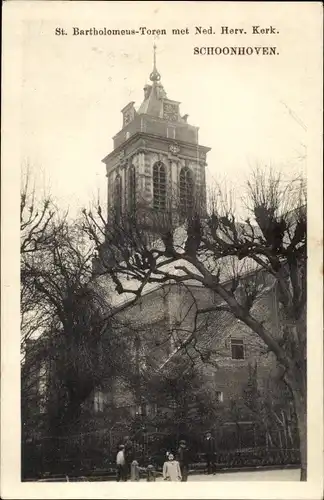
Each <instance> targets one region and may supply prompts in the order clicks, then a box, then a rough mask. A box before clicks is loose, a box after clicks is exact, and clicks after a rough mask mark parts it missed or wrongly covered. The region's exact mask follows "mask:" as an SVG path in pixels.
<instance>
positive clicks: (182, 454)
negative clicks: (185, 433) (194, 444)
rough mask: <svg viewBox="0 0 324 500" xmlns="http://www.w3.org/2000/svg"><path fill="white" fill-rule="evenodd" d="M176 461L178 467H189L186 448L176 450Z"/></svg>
mask: <svg viewBox="0 0 324 500" xmlns="http://www.w3.org/2000/svg"><path fill="white" fill-rule="evenodd" d="M177 459H178V462H179V463H180V465H189V450H188V448H187V447H185V448H184V447H182V446H180V447H179V448H178V453H177Z"/></svg>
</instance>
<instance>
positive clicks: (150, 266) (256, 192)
mask: <svg viewBox="0 0 324 500" xmlns="http://www.w3.org/2000/svg"><path fill="white" fill-rule="evenodd" d="M228 201H229V199H228V198H226V196H220V195H219V193H218V192H217V196H214V197H213V198H211V199H210V200H209V203H208V210H207V213H206V212H205V211H204V210H197V207H196V206H195V205H197V206H198V205H199V202H197V203H196V204H193V205H192V206H191V209H190V210H189V211H188V216H187V219H186V221H185V223H183V224H182V225H181V227H177V224H176V221H178V222H179V218H177V216H176V214H174V210H173V209H172V208H169V209H166V210H165V211H164V212H163V213H162V214H160V213H157V214H154V216H152V217H149V219H150V223H147V222H146V221H145V220H144V219H143V217H140V216H138V215H137V214H136V213H135V214H132V215H131V216H130V215H129V214H124V215H121V216H120V217H119V218H118V220H116V218H111V219H110V220H106V219H105V218H104V217H103V215H102V212H101V209H100V207H99V209H98V211H97V213H94V212H85V213H84V217H85V219H84V229H85V230H86V231H87V233H88V234H89V235H90V237H91V238H92V240H93V241H94V242H95V245H96V247H97V249H98V252H99V256H100V257H101V259H100V260H101V265H102V268H103V270H104V272H106V273H107V274H109V276H110V277H111V279H112V280H113V282H114V283H115V286H116V290H117V292H118V293H126V294H129V296H133V297H135V298H136V297H138V296H140V295H141V294H142V292H143V290H145V287H147V286H149V285H150V283H161V284H163V283H167V282H169V281H173V282H177V283H190V282H195V283H199V284H200V285H202V286H203V287H205V288H206V289H209V290H211V291H212V292H213V293H215V294H216V295H217V296H218V297H219V301H218V303H217V304H215V305H213V306H211V307H209V308H208V311H209V312H210V311H226V312H228V313H231V314H232V315H234V316H235V317H236V318H237V319H239V320H240V321H242V322H243V323H244V324H245V325H247V326H248V327H249V328H250V329H251V330H252V331H253V332H255V333H256V334H257V335H258V336H259V338H260V339H261V340H262V341H263V342H264V343H265V345H266V346H267V348H268V349H269V351H271V352H272V353H274V355H275V357H276V359H277V362H278V364H279V365H280V367H281V369H282V378H283V380H284V381H285V383H286V384H287V385H288V386H289V388H290V390H291V391H292V395H293V399H294V403H295V408H296V414H297V417H298V427H299V436H300V453H301V480H305V479H306V467H307V456H306V448H307V445H306V199H305V191H304V183H303V182H302V179H291V180H290V182H289V183H287V184H283V180H282V178H281V176H280V175H279V174H275V173H274V172H273V171H271V170H270V171H269V172H268V173H266V174H265V173H262V172H261V171H260V170H258V171H256V172H255V173H254V174H253V176H252V178H251V180H250V182H249V183H248V186H247V195H246V200H245V201H246V204H247V206H248V208H249V210H250V217H248V218H247V219H246V220H245V221H243V222H241V221H240V220H239V218H238V217H237V216H236V214H235V211H234V209H233V207H231V205H230V204H229V203H228ZM151 212H152V211H151ZM143 223H144V226H143ZM260 275H262V276H266V281H267V285H268V286H272V288H273V292H274V293H275V296H276V300H277V305H278V307H277V310H278V328H277V329H275V331H273V330H272V329H270V328H269V327H268V326H267V325H266V324H265V323H264V321H263V320H262V318H261V319H260V318H258V317H256V316H255V315H254V313H253V305H254V304H255V302H256V301H257V300H258V297H259V294H260V293H262V290H261V288H262V286H260V280H259V279H258V276H260ZM126 277H127V279H126ZM201 312H204V313H205V312H206V310H199V309H198V310H197V315H198V314H199V313H201Z"/></svg>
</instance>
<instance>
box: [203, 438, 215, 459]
mask: <svg viewBox="0 0 324 500" xmlns="http://www.w3.org/2000/svg"><path fill="white" fill-rule="evenodd" d="M204 451H205V453H206V455H213V454H214V453H215V451H216V445H215V439H214V438H213V437H211V438H209V439H207V438H205V439H204Z"/></svg>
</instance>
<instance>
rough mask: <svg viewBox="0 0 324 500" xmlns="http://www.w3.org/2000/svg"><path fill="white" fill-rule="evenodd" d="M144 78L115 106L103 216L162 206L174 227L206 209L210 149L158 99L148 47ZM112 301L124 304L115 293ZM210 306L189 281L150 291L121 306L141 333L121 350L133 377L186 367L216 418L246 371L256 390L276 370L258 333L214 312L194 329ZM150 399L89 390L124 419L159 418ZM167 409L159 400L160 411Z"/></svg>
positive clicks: (271, 310)
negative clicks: (140, 93) (135, 92)
mask: <svg viewBox="0 0 324 500" xmlns="http://www.w3.org/2000/svg"><path fill="white" fill-rule="evenodd" d="M149 78H150V84H147V85H146V86H145V87H144V99H143V102H142V103H141V105H140V106H139V108H138V110H136V109H135V106H134V104H135V103H134V102H130V103H128V104H127V105H126V106H125V107H124V108H123V109H122V115H123V126H122V129H121V130H120V131H119V132H118V133H117V134H116V135H115V136H114V138H113V141H114V149H113V151H112V152H111V153H109V154H108V155H107V156H106V157H105V158H104V159H103V162H104V164H105V166H106V175H107V179H108V219H109V218H111V217H112V216H115V217H117V218H119V217H122V215H123V214H129V213H133V212H134V211H137V213H138V212H142V213H143V214H145V213H146V214H147V213H148V214H154V213H158V214H161V213H163V212H167V211H168V210H170V209H171V210H170V211H171V212H172V213H175V214H178V215H179V218H178V219H177V220H174V223H175V224H177V223H178V225H181V214H183V215H185V214H188V212H189V211H190V209H191V208H192V207H193V204H194V200H195V199H199V200H200V201H199V202H200V207H199V209H200V210H204V209H205V206H206V176H205V169H206V160H207V153H208V152H209V151H210V148H209V147H206V146H202V145H201V144H199V140H198V130H199V129H198V127H196V126H193V125H190V124H189V123H188V115H181V113H180V108H179V106H180V103H179V101H175V100H171V99H169V98H168V97H167V94H166V91H165V89H164V87H163V85H162V83H161V75H160V73H159V72H158V70H157V65H156V48H155V46H154V62H153V70H152V72H151V74H150V77H149ZM196 208H197V207H195V209H196ZM103 278H104V277H103ZM104 279H105V278H104ZM224 279H225V278H224ZM225 281H226V279H225ZM261 285H262V286H263V287H264V290H265V291H264V294H263V295H262V297H261V298H260V300H259V301H258V302H257V303H256V304H255V306H254V309H255V315H256V317H258V316H259V315H260V316H262V318H264V320H265V322H268V323H269V324H271V325H272V328H276V327H277V321H278V315H277V302H276V298H275V296H274V293H275V290H273V289H272V288H271V286H269V283H267V282H266V278H265V281H264V283H262V284H261ZM121 299H122V300H125V299H123V296H122V297H121ZM126 300H127V299H126ZM217 301H219V297H217V296H215V295H214V293H213V292H212V291H210V290H206V289H205V288H203V287H202V286H200V285H199V284H197V283H194V282H193V283H191V282H187V283H186V285H184V284H175V283H168V284H165V285H155V286H153V285H151V286H150V287H147V288H146V292H145V293H144V294H143V296H142V298H141V300H140V301H139V302H138V303H137V304H136V305H132V306H130V307H129V308H126V309H124V308H123V312H122V313H121V314H120V318H121V319H122V320H123V321H124V322H127V321H128V322H129V324H132V325H133V327H134V329H136V331H137V332H140V335H135V337H134V342H133V344H132V346H131V348H130V352H133V354H134V355H133V357H132V360H133V361H134V362H135V363H137V371H138V374H139V377H140V376H141V373H142V374H143V377H144V374H145V371H147V370H148V367H149V368H150V370H151V371H152V373H155V374H160V376H161V377H164V376H167V377H169V376H172V373H173V375H174V376H175V377H178V376H180V375H181V373H182V372H183V371H185V370H186V369H187V368H186V367H188V364H190V363H192V362H193V360H194V362H195V364H196V366H197V367H199V372H200V376H201V377H202V380H203V381H204V386H205V388H207V389H208V391H209V393H210V394H212V398H214V401H215V404H217V405H218V407H219V409H220V410H222V408H223V409H224V412H225V409H226V411H227V410H228V409H229V408H230V406H231V404H232V403H233V402H234V401H236V402H237V401H239V400H240V399H242V390H243V387H245V385H246V384H248V381H249V376H250V374H251V366H255V364H256V363H257V364H258V365H259V368H258V377H259V382H260V384H261V386H262V384H263V383H262V380H266V379H267V378H268V377H269V373H270V371H271V370H272V369H273V368H274V365H275V363H274V360H273V359H272V358H271V356H270V357H269V356H268V355H267V354H266V352H265V346H264V344H263V343H262V341H260V339H259V338H258V337H257V335H256V334H254V333H253V332H252V331H251V330H249V328H247V327H246V326H245V325H243V324H242V323H241V322H239V321H238V320H236V319H235V318H234V317H233V316H232V315H231V314H229V313H225V312H215V313H213V314H212V315H210V316H209V318H208V320H207V319H206V318H203V319H202V321H201V322H200V326H199V327H198V328H197V324H196V322H195V311H196V309H197V307H198V306H200V307H201V306H202V305H203V307H209V306H211V305H212V304H215V303H217ZM118 304H120V302H119V303H118V302H117V303H116V305H117V306H118ZM204 321H205V322H204ZM195 328H196V329H197V338H196V339H195V342H194V348H193V343H191V344H188V347H187V349H186V353H185V354H184V351H183V349H182V348H181V346H182V345H183V344H184V343H186V341H187V339H188V338H189V337H190V336H192V335H193V334H194V333H195V332H194V329H195ZM199 328H200V332H199V331H198V330H199ZM204 360H205V361H206V362H204ZM144 392H145V389H144ZM98 401H100V405H98ZM157 401H158V398H154V397H153V399H152V395H150V396H149V397H148V395H147V394H143V393H142V394H140V389H138V390H137V391H135V392H134V391H133V392H132V390H129V389H128V388H127V387H125V384H124V383H123V382H122V381H120V380H119V381H118V380H117V381H116V383H115V385H114V388H111V387H110V388H109V391H108V392H107V390H106V389H105V388H104V387H102V388H100V389H98V391H96V393H95V409H96V411H97V412H104V411H105V405H107V407H108V406H109V405H113V406H114V407H120V408H123V409H127V408H128V409H129V414H130V415H132V416H134V415H147V414H151V415H152V411H153V410H152V408H154V411H153V413H154V414H156V413H158V410H159V403H158V402H157ZM167 406H168V401H165V402H164V409H166V407H167ZM242 418H243V416H242Z"/></svg>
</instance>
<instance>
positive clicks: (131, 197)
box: [128, 165, 136, 213]
mask: <svg viewBox="0 0 324 500" xmlns="http://www.w3.org/2000/svg"><path fill="white" fill-rule="evenodd" d="M135 204H136V178H135V167H134V165H131V166H130V167H129V169H128V210H129V212H130V213H133V212H134V210H135Z"/></svg>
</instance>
